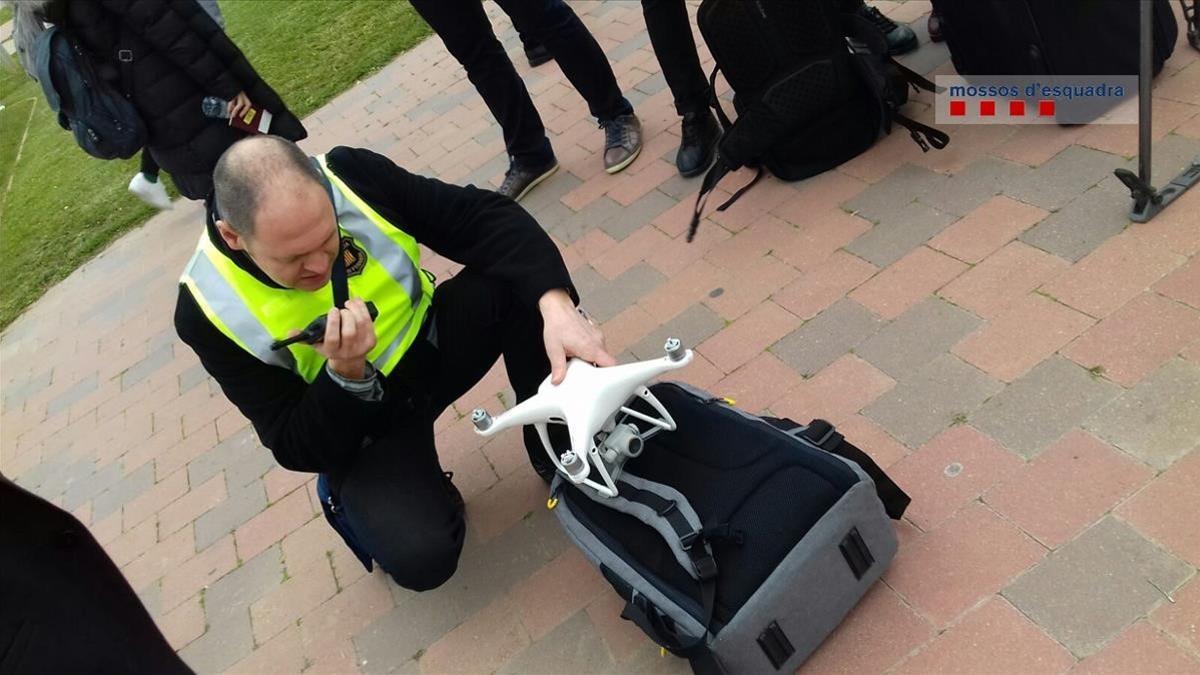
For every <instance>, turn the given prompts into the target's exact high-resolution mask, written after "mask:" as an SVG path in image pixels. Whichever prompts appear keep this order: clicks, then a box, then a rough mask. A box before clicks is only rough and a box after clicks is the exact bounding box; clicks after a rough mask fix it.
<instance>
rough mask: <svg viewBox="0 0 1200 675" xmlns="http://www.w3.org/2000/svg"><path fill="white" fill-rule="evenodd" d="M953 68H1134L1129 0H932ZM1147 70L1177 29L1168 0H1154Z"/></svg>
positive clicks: (1134, 29)
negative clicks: (941, 26)
mask: <svg viewBox="0 0 1200 675" xmlns="http://www.w3.org/2000/svg"><path fill="white" fill-rule="evenodd" d="M934 4H935V6H936V8H937V10H938V11H939V12H940V13H941V15H942V21H943V25H944V26H945V28H944V32H945V35H946V45H947V46H948V47H949V48H950V58H951V59H952V60H953V62H954V68H955V70H957V71H958V74H959V75H962V76H964V77H969V76H971V75H1137V73H1138V4H1139V3H1138V2H1135V1H1133V0H937V1H936V2H935V3H934ZM1154 19H1155V21H1154V73H1155V74H1158V72H1159V71H1160V70H1162V66H1163V63H1164V62H1165V61H1166V60H1167V58H1169V57H1170V56H1171V52H1172V50H1173V49H1174V48H1175V39H1176V37H1177V35H1178V25H1177V24H1176V22H1175V15H1174V14H1172V13H1171V5H1170V2H1169V0H1154Z"/></svg>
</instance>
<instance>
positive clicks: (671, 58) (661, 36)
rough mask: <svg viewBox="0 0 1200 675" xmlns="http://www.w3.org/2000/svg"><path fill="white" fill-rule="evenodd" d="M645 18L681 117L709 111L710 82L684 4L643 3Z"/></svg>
mask: <svg viewBox="0 0 1200 675" xmlns="http://www.w3.org/2000/svg"><path fill="white" fill-rule="evenodd" d="M642 15H643V16H644V17H645V19H646V32H647V33H649V34H650V45H651V46H652V47H654V56H655V57H657V58H658V63H659V65H661V66H662V72H663V78H664V79H666V81H667V87H669V88H670V89H671V96H672V97H674V99H675V110H676V112H678V113H679V114H680V115H681V116H682V115H684V114H686V113H689V112H696V111H700V110H704V109H706V108H707V107H708V78H706V77H705V76H704V70H703V69H701V68H700V57H699V55H697V53H696V41H695V40H694V39H692V29H691V26H690V25H689V24H688V15H687V8H686V7H684V4H683V0H642Z"/></svg>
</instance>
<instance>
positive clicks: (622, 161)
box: [600, 113, 642, 173]
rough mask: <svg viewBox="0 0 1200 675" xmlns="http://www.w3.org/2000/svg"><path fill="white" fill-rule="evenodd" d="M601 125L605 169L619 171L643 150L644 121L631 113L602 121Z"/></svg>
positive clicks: (613, 171) (610, 171)
mask: <svg viewBox="0 0 1200 675" xmlns="http://www.w3.org/2000/svg"><path fill="white" fill-rule="evenodd" d="M600 127H601V128H602V129H604V170H605V171H607V172H608V173H617V172H618V171H621V170H622V169H624V168H625V167H627V166H629V165H630V164H632V163H633V160H635V159H637V156H638V153H640V152H641V151H642V123H641V122H640V121H639V120H638V118H637V115H634V114H632V113H631V114H629V115H621V116H619V117H616V118H613V119H611V120H609V121H607V122H601V123H600Z"/></svg>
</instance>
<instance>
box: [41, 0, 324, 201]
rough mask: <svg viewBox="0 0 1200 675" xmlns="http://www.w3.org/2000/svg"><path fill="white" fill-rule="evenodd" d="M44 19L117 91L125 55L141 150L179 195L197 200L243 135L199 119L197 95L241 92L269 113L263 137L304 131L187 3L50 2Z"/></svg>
mask: <svg viewBox="0 0 1200 675" xmlns="http://www.w3.org/2000/svg"><path fill="white" fill-rule="evenodd" d="M44 13H45V15H46V19H47V20H48V21H50V22H51V23H54V24H56V25H58V26H61V27H62V28H63V29H64V30H66V31H67V32H68V33H69V34H70V35H72V36H73V37H75V38H76V39H78V40H79V42H80V43H81V44H82V45H83V47H84V49H85V50H86V51H87V52H88V54H89V56H90V57H91V59H92V61H93V62H94V63H95V64H96V66H97V69H98V70H99V72H100V73H101V75H102V76H103V77H105V78H106V79H108V80H109V81H111V82H112V83H113V85H114V86H116V87H118V88H121V87H122V80H121V68H120V66H119V64H118V61H117V53H118V51H119V50H130V51H131V52H132V54H133V62H132V65H131V66H130V67H129V77H128V87H129V89H130V93H131V94H132V99H133V104H134V106H135V107H136V108H137V109H138V112H139V113H140V114H141V117H142V120H143V121H144V122H145V123H146V127H147V131H148V134H149V138H148V141H147V143H146V147H147V148H148V149H149V150H150V152H151V154H152V155H153V157H154V159H155V160H156V161H157V162H158V163H159V165H160V166H162V168H163V169H165V170H166V171H167V172H169V173H170V174H171V175H172V177H173V178H174V179H175V183H176V185H177V187H179V190H180V192H181V193H183V194H184V196H186V197H190V198H192V199H203V198H205V197H207V196H208V193H209V191H211V189H212V176H211V174H212V170H213V167H214V166H216V163H217V159H218V158H219V157H220V156H221V153H222V152H224V151H225V149H226V148H228V147H229V146H230V145H231V144H232V143H233V142H234V141H236V140H238V139H239V138H241V137H242V136H243V134H242V132H240V131H237V130H235V129H232V128H231V127H229V126H228V124H227V123H226V121H225V120H214V119H210V118H207V117H205V116H204V115H203V114H202V113H201V110H200V102H201V100H203V98H204V97H205V96H216V97H219V98H222V99H225V100H228V99H231V98H233V97H234V96H236V95H237V94H238V92H242V91H245V92H246V95H247V96H249V98H250V100H251V102H253V103H254V104H255V105H259V106H262V107H263V108H266V109H267V110H269V111H270V112H271V113H272V115H273V116H274V117H273V119H272V121H271V133H272V134H275V135H277V136H283V137H284V138H287V139H290V140H293V141H297V140H300V139H302V138H304V137H305V136H306V135H307V133H306V132H305V130H304V126H303V125H302V124H301V123H300V120H298V119H296V116H295V115H293V114H292V113H291V111H289V110H288V109H287V106H285V105H284V103H283V101H282V100H281V99H280V98H279V95H278V94H276V93H275V91H274V90H273V89H271V87H269V86H268V85H267V83H266V82H264V81H263V79H262V78H261V77H259V75H258V73H257V72H255V70H254V68H253V66H251V65H250V62H249V61H247V60H246V57H245V55H243V54H242V52H241V50H240V49H238V47H237V45H235V44H234V43H233V41H232V40H230V39H229V37H228V36H227V35H225V32H224V31H223V30H221V28H220V27H219V26H218V25H217V23H216V22H215V21H213V20H212V17H210V16H209V15H208V14H207V13H206V12H205V11H204V9H203V8H201V7H200V5H199V4H197V3H196V2H195V0H56V1H55V2H52V3H50V4H49V5H48V6H47V7H46V9H45V10H44Z"/></svg>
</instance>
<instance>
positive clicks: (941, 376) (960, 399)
mask: <svg viewBox="0 0 1200 675" xmlns="http://www.w3.org/2000/svg"><path fill="white" fill-rule="evenodd" d="M1003 388H1004V385H1003V384H1002V383H1000V382H997V381H996V380H993V379H992V378H990V377H988V376H987V375H985V374H984V373H982V372H981V371H979V370H976V369H975V368H972V367H971V366H969V365H967V364H965V363H963V362H962V361H960V360H959V359H958V358H956V357H955V356H953V355H951V354H944V355H942V356H939V357H937V358H936V359H934V360H933V361H930V362H929V363H928V364H926V365H925V367H924V368H921V369H920V370H918V371H917V372H916V373H914V374H913V375H911V376H909V377H907V378H905V379H903V380H900V382H899V383H897V384H896V386H895V387H893V388H892V390H891V391H889V392H887V393H885V394H884V395H883V396H880V397H879V398H878V399H876V400H875V402H874V403H872V404H871V405H869V406H867V408H866V409H865V410H864V411H863V414H865V415H866V416H867V417H870V418H871V419H873V420H875V421H876V422H878V423H879V424H880V425H882V426H883V428H884V429H886V430H887V431H888V432H889V433H891V434H892V435H893V436H895V437H896V438H897V439H899V440H900V441H901V442H902V443H904V444H905V445H907V446H909V447H911V448H915V447H917V446H920V445H922V444H924V443H925V442H926V441H928V440H929V439H931V438H933V437H934V436H936V435H937V434H938V433H939V432H941V431H942V430H943V429H945V428H946V427H948V426H950V424H952V423H953V422H954V421H955V419H956V418H959V416H962V415H966V416H969V415H970V414H971V413H972V412H974V411H975V409H976V408H978V407H979V406H980V404H982V403H983V402H984V401H986V400H987V399H988V398H989V397H991V396H994V395H996V394H997V393H998V392H999V391H1000V390H1001V389H1003Z"/></svg>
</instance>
